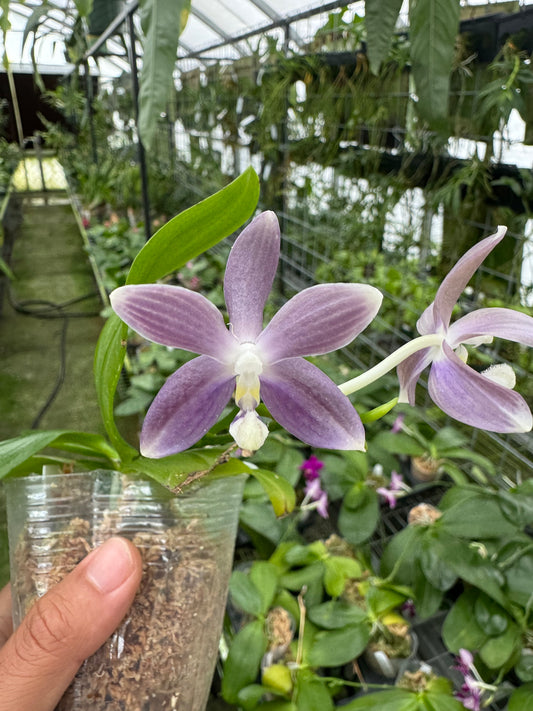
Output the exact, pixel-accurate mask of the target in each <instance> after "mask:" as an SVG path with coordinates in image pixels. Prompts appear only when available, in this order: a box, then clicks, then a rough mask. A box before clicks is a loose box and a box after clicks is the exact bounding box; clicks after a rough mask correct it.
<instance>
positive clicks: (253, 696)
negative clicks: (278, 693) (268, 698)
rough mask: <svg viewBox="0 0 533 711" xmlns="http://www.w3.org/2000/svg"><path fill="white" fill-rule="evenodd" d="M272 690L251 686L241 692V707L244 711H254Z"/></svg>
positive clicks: (260, 686)
mask: <svg viewBox="0 0 533 711" xmlns="http://www.w3.org/2000/svg"><path fill="white" fill-rule="evenodd" d="M269 691H270V689H268V687H266V686H262V685H261V684H249V685H248V686H245V687H244V688H242V689H241V690H240V691H239V707H240V708H242V709H244V711H253V709H255V708H256V707H257V704H258V703H259V702H260V701H261V699H262V698H263V696H265V695H266V694H268V693H269Z"/></svg>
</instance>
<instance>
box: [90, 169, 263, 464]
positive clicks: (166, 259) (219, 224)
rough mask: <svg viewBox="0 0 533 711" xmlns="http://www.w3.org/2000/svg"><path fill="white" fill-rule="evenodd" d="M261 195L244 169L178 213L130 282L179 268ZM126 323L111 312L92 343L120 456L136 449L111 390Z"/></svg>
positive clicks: (144, 253) (238, 221)
mask: <svg viewBox="0 0 533 711" xmlns="http://www.w3.org/2000/svg"><path fill="white" fill-rule="evenodd" d="M258 197H259V179H258V177H257V174H256V173H255V171H254V170H253V169H252V168H248V169H247V170H246V171H245V172H244V173H243V174H242V175H241V176H240V177H238V178H236V179H235V180H234V181H233V182H232V183H230V184H229V185H227V186H226V187H225V188H223V189H222V190H220V191H219V192H217V193H215V194H214V195H212V196H211V197H208V198H206V199H205V200H203V201H202V202H200V203H198V204H197V205H194V206H193V207H191V208H189V209H188V210H185V211H184V212H181V213H180V214H179V215H177V216H176V217H174V218H173V219H172V220H170V221H169V222H167V224H166V225H164V226H163V227H162V228H161V229H160V230H158V232H156V234H155V235H154V236H153V237H152V238H151V239H150V240H149V242H147V243H146V244H145V246H144V247H143V249H141V251H140V252H139V253H138V255H137V257H136V258H135V260H134V262H133V264H132V266H131V269H130V272H129V275H128V283H130V284H131V283H133V284H138V283H145V282H153V281H157V279H160V278H162V277H164V276H166V275H167V274H169V273H171V272H173V271H175V270H176V269H179V268H180V267H181V266H183V265H184V264H185V263H186V262H187V261H189V260H190V259H193V258H194V257H197V256H198V255H199V254H201V253H202V252H204V251H205V250H206V249H209V247H212V246H213V245H215V244H217V242H220V241H221V240H222V239H224V238H225V237H227V236H229V235H230V234H232V233H233V232H234V231H235V230H236V229H238V228H239V227H240V226H241V225H242V224H243V223H244V222H245V221H246V220H247V219H248V218H249V217H250V215H251V214H252V213H253V211H254V209H255V207H256V205H257V200H258ZM126 338H127V327H126V325H125V324H124V323H122V321H121V320H120V319H119V318H118V316H116V315H115V314H113V315H112V316H111V317H110V318H109V319H108V320H107V322H106V323H105V325H104V327H103V329H102V332H101V334H100V338H99V339H98V343H97V345H96V352H95V360H94V374H95V384H96V393H97V398H98V403H99V405H100V411H101V413H102V419H103V423H104V426H105V429H106V431H107V433H108V435H109V438H110V439H111V442H112V443H113V445H114V446H115V447H116V448H117V450H118V451H119V452H120V454H121V455H122V456H123V458H124V459H131V458H132V457H134V456H135V454H136V453H135V450H133V448H132V447H130V445H128V443H127V442H126V441H125V440H124V439H123V437H122V436H121V434H120V432H119V431H118V428H117V426H116V423H115V419H114V411H113V408H114V399H115V392H116V388H117V385H118V381H119V378H120V374H121V371H122V366H123V363H124V358H125V354H126Z"/></svg>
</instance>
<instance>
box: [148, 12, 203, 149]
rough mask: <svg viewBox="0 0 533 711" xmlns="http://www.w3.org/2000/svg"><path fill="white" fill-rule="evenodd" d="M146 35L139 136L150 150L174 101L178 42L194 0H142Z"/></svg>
mask: <svg viewBox="0 0 533 711" xmlns="http://www.w3.org/2000/svg"><path fill="white" fill-rule="evenodd" d="M139 7H140V11H141V25H142V29H143V32H144V42H143V65H142V70H141V74H140V77H139V119H138V125H139V133H140V134H141V140H142V142H143V144H144V146H145V148H146V149H147V150H150V149H151V148H152V147H153V146H152V144H153V140H154V137H155V134H156V131H157V126H158V122H159V117H160V115H161V114H162V113H163V112H164V111H166V109H167V105H168V103H169V101H170V100H171V90H172V88H173V71H174V66H175V64H176V55H177V51H178V40H179V36H180V34H181V33H182V32H183V30H184V28H185V25H186V24H187V18H188V16H189V10H190V7H191V0H140V1H139Z"/></svg>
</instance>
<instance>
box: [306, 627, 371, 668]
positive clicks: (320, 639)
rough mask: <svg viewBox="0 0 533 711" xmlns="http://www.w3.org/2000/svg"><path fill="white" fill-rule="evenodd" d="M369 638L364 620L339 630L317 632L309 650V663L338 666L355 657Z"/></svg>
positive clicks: (321, 665) (360, 652) (368, 631)
mask: <svg viewBox="0 0 533 711" xmlns="http://www.w3.org/2000/svg"><path fill="white" fill-rule="evenodd" d="M369 638H370V628H369V626H368V624H367V623H366V622H362V623H359V624H357V625H348V626H346V627H344V628H343V629H340V630H332V631H330V630H328V631H327V632H326V631H324V632H318V633H317V635H316V637H315V639H314V641H313V644H312V646H311V648H310V650H309V663H310V664H311V665H312V666H316V667H338V666H341V665H342V664H347V663H348V662H350V661H352V660H353V659H356V658H357V657H358V656H359V655H360V654H362V652H363V651H364V649H365V647H366V645H367V644H368V640H369Z"/></svg>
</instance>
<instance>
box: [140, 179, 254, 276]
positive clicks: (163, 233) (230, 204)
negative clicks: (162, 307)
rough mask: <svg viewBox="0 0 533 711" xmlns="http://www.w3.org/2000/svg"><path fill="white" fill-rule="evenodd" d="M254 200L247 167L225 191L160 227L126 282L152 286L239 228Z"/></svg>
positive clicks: (248, 214)
mask: <svg viewBox="0 0 533 711" xmlns="http://www.w3.org/2000/svg"><path fill="white" fill-rule="evenodd" d="M258 199H259V178H258V177H257V173H256V172H255V171H254V169H253V168H247V169H246V170H245V171H244V172H243V173H242V175H240V176H239V177H238V178H236V179H235V180H234V181H233V182H231V183H230V184H229V185H227V186H226V187H225V188H222V190H219V191H218V192H217V193H215V194H214V195H211V196H210V197H208V198H206V199H205V200H202V201H201V202H199V203H197V204H196V205H193V206H192V207H190V208H188V209H187V210H184V211H183V212H180V213H179V215H176V217H173V218H172V219H171V220H169V221H168V222H167V223H166V224H165V225H163V227H161V228H160V229H159V230H158V231H157V232H156V233H155V234H154V235H153V236H152V237H151V239H150V240H149V241H148V242H147V243H146V244H145V245H144V247H143V248H142V249H141V251H140V252H139V253H138V254H137V256H136V257H135V259H134V261H133V264H132V265H131V269H130V271H129V274H128V278H127V283H128V284H146V283H152V282H155V281H157V280H158V279H162V278H163V277H165V276H167V275H168V274H171V273H172V272H174V271H176V270H178V269H180V268H181V267H182V266H183V265H184V264H186V263H187V262H188V261H189V260H191V259H194V258H195V257H197V256H198V255H199V254H202V252H205V251H206V250H207V249H209V248H210V247H213V246H214V245H215V244H218V242H220V241H222V240H223V239H225V238H226V237H228V236H229V235H231V234H233V232H235V230H237V229H238V228H239V227H241V226H242V225H243V224H244V222H246V220H247V219H248V218H249V217H250V216H251V215H252V214H253V212H254V210H255V208H256V206H257V201H258Z"/></svg>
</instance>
